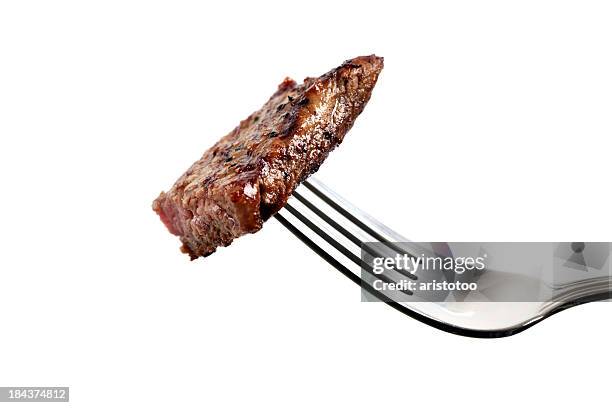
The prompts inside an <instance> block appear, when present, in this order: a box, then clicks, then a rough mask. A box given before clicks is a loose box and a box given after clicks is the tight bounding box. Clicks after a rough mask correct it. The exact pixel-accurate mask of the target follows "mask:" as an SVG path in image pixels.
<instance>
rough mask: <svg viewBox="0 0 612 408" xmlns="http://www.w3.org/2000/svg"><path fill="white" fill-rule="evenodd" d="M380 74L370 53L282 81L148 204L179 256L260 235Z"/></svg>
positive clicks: (358, 109) (349, 124)
mask: <svg viewBox="0 0 612 408" xmlns="http://www.w3.org/2000/svg"><path fill="white" fill-rule="evenodd" d="M382 68H383V59H382V58H380V57H376V56H374V55H371V56H365V57H357V58H354V59H352V60H348V61H346V62H344V63H343V64H342V65H341V66H339V67H338V68H336V69H333V70H331V71H329V72H328V73H326V74H324V75H322V76H321V77H319V78H306V79H305V80H304V83H303V84H301V85H297V84H296V82H295V81H293V80H291V79H289V78H287V79H285V80H284V81H283V82H282V83H281V84H280V85H279V87H278V90H277V91H276V92H275V93H274V95H272V97H271V98H270V99H269V100H268V102H267V103H266V104H265V105H264V106H263V107H262V108H261V109H260V110H258V111H257V112H255V113H253V114H252V115H251V116H249V117H248V118H246V119H245V120H243V121H242V122H240V125H239V126H238V127H236V128H235V129H234V130H233V131H231V132H230V133H229V134H228V135H226V136H225V137H223V138H222V139H221V140H219V141H218V142H217V143H216V144H215V145H214V146H212V147H211V148H210V149H208V150H207V151H206V152H205V153H204V155H203V156H202V158H201V159H200V160H198V161H197V162H195V163H194V164H193V165H192V166H191V167H190V168H189V169H188V170H187V172H185V174H183V175H182V176H181V177H180V178H179V179H178V180H177V182H176V183H175V184H174V186H173V187H172V188H171V189H170V190H169V191H168V192H166V193H164V192H162V193H161V194H160V196H159V197H158V198H157V199H156V200H155V201H154V202H153V209H154V210H155V212H157V213H158V214H159V216H160V218H161V220H162V221H163V222H164V224H165V225H166V227H168V229H169V230H170V232H171V233H173V234H175V235H178V236H179V237H180V239H181V241H182V243H183V246H182V248H181V250H182V251H183V252H186V253H188V254H189V255H190V256H191V259H195V258H197V257H200V256H207V255H210V254H211V253H213V252H214V251H215V249H216V248H217V247H218V246H227V245H229V244H230V243H231V242H232V240H233V239H234V238H237V237H239V236H241V235H243V234H246V233H252V232H256V231H258V230H259V229H261V227H262V224H263V222H264V221H265V220H267V219H268V218H270V216H272V215H273V214H274V213H276V212H277V211H278V210H280V209H281V208H282V207H283V206H284V205H285V203H286V202H287V199H288V198H289V196H290V195H291V193H293V191H294V190H295V188H296V187H297V185H298V184H299V183H300V182H302V181H303V180H305V179H306V178H307V177H308V176H309V175H310V174H312V173H314V172H315V171H317V170H318V168H319V166H320V165H321V163H323V161H324V160H325V158H326V157H327V155H328V154H329V152H330V151H331V150H333V149H334V148H335V147H336V146H337V145H338V144H340V142H342V140H343V139H344V135H345V134H346V132H348V130H349V129H350V128H351V127H352V126H353V123H354V121H355V119H356V118H357V116H358V115H359V114H360V113H361V112H362V110H363V108H364V107H365V105H366V103H367V102H368V100H369V99H370V95H371V92H372V89H373V88H374V85H375V84H376V80H377V79H378V75H379V73H380V71H381V69H382Z"/></svg>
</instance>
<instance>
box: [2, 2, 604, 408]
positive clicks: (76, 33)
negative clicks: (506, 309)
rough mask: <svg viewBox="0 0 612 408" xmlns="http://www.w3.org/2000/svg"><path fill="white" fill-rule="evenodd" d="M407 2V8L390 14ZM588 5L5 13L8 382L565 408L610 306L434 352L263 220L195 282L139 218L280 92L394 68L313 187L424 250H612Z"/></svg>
mask: <svg viewBox="0 0 612 408" xmlns="http://www.w3.org/2000/svg"><path fill="white" fill-rule="evenodd" d="M400 3H401V4H400ZM611 20H612V9H611V6H610V5H609V2H605V1H601V2H594V1H574V2H569V1H549V2H546V1H513V2H491V1H463V2H452V1H448V2H442V1H428V2H384V1H368V2H359V1H348V2H340V1H331V0H328V1H314V0H309V1H304V2H279V3H278V4H264V3H261V2H245V3H241V4H238V3H234V2H230V1H222V2H211V3H210V4H207V2H183V1H172V2H170V1H168V2H160V1H141V2H138V1H125V0H124V1H108V0H107V1H100V2H82V1H72V2H70V1H39V2H35V1H26V0H21V1H8V0H7V1H3V2H2V3H1V5H0V179H1V182H2V200H0V210H1V214H2V224H1V231H2V232H1V235H0V240H1V247H0V248H1V249H0V255H1V256H0V385H3V386H8V385H15V386H33V385H61V386H64V385H67V386H70V387H71V395H70V396H71V403H70V404H71V405H73V406H79V407H108V406H126V407H136V406H143V407H144V406H146V407H156V406H160V407H161V406H164V407H167V406H176V407H191V406H194V407H195V406H199V407H202V406H207V407H224V406H266V407H269V406H283V407H284V406H304V407H313V406H383V405H384V404H386V405H391V404H393V406H401V405H408V404H409V405H411V406H414V407H418V406H431V405H435V406H444V405H448V406H470V407H472V406H473V407H488V406H491V405H495V406H502V407H503V406H516V405H521V406H522V405H525V404H527V405H530V406H551V405H555V406H578V405H583V404H585V403H587V402H590V403H595V402H598V403H606V402H607V400H609V378H608V376H607V375H606V373H604V372H601V371H600V370H602V368H604V367H609V366H610V354H609V345H610V341H611V340H612V328H611V326H610V323H609V322H610V314H611V312H612V310H611V308H610V303H599V304H590V305H585V306H583V307H579V308H575V309H571V310H569V311H566V312H563V313H561V314H559V315H556V316H554V317H552V318H550V319H548V320H546V321H545V322H543V323H541V324H539V325H537V326H535V327H534V328H532V329H530V330H528V331H526V332H524V333H522V334H520V335H517V336H514V337H510V338H505V339H498V340H476V339H470V338H462V337H458V336H453V335H450V334H446V333H443V332H439V331H437V330H435V329H432V328H430V327H428V326H425V325H423V324H421V323H418V322H416V321H413V320H411V319H409V318H407V317H406V316H404V315H402V314H400V313H398V312H396V311H394V310H392V309H391V308H389V307H387V306H386V305H384V304H376V303H361V302H360V294H359V289H358V287H357V286H356V285H354V284H353V283H351V282H350V281H348V280H347V279H346V278H344V277H343V276H342V275H340V274H339V273H338V272H336V271H335V270H333V269H332V268H331V267H329V266H328V265H327V264H326V263H325V262H324V261H322V260H321V259H319V258H318V257H317V256H316V255H314V254H313V253H311V252H309V250H308V249H306V247H304V246H303V245H302V244H301V243H299V242H298V241H296V240H295V239H294V238H293V237H292V236H291V235H290V234H289V233H288V232H287V231H285V230H283V229H282V228H281V227H280V225H279V224H278V223H277V222H276V221H274V220H272V221H270V222H268V223H267V224H266V225H265V227H264V229H263V230H262V231H261V232H259V233H257V234H256V235H251V236H247V237H243V238H240V239H239V240H237V241H236V242H235V243H234V244H232V245H231V246H230V247H228V248H225V249H221V250H219V251H218V252H217V253H216V254H215V255H214V256H211V257H209V258H207V259H205V260H198V261H196V262H189V261H188V258H187V257H186V256H185V255H182V254H180V253H179V252H178V246H179V243H178V240H177V238H176V237H173V236H171V235H170V234H169V233H168V232H167V231H166V230H165V228H164V227H163V225H162V224H161V223H160V222H159V220H158V219H157V217H156V215H155V214H154V213H153V212H152V211H151V208H150V205H151V201H152V200H153V199H154V198H155V197H156V196H157V194H158V193H159V192H160V191H161V190H162V189H168V188H169V187H170V186H171V184H172V183H173V182H174V180H175V179H176V178H177V177H178V176H179V175H180V174H181V173H182V172H183V171H184V170H185V169H186V168H187V167H188V166H189V165H190V164H191V163H192V162H193V161H194V160H196V159H197V158H198V157H199V156H200V155H201V154H202V153H203V151H204V150H205V149H206V148H207V147H208V146H210V145H211V144H212V143H214V141H216V140H217V139H218V138H219V137H221V136H222V135H224V134H225V133H227V132H228V131H230V130H231V129H232V128H233V127H234V126H235V125H236V124H237V123H238V121H239V120H241V119H243V118H245V117H246V116H247V115H248V114H250V113H251V112H252V111H254V110H255V109H258V108H259V106H261V104H263V102H265V101H266V100H267V98H268V97H269V95H270V94H271V93H272V92H273V91H274V90H275V88H276V85H277V84H278V83H279V82H280V81H281V80H282V79H283V78H284V77H285V76H286V75H289V76H292V77H294V78H296V79H298V80H301V79H302V78H303V77H305V76H314V75H319V74H321V73H323V72H325V71H327V70H329V69H331V68H333V67H335V66H336V65H338V64H339V63H341V62H342V61H343V60H344V59H347V58H350V57H353V56H357V55H363V54H370V53H376V54H377V55H381V56H384V57H385V69H384V71H383V73H382V75H381V76H380V79H379V83H378V85H377V87H376V89H375V91H374V95H373V97H372V100H371V103H370V104H369V105H368V107H367V108H366V109H365V111H364V113H363V115H362V116H361V117H360V118H359V119H358V120H357V123H356V125H355V127H354V129H353V130H352V131H351V133H350V134H349V135H348V136H347V139H346V141H345V143H344V144H343V145H342V146H341V147H340V149H339V150H338V151H336V152H334V153H333V154H332V155H331V156H330V158H329V160H328V161H327V162H326V164H325V165H324V166H323V167H322V169H321V171H320V172H319V178H320V179H321V180H323V181H325V182H326V183H327V184H329V185H330V186H332V187H333V188H334V189H335V190H337V191H338V192H339V193H341V194H342V195H344V196H346V197H347V198H349V199H350V200H351V201H353V202H355V203H358V205H359V206H360V207H362V208H363V209H365V210H366V211H368V212H370V213H371V214H373V215H375V216H376V217H378V218H380V219H381V220H383V221H384V222H385V223H387V224H389V225H392V226H393V227H394V228H395V229H397V230H398V231H400V232H401V233H402V234H404V235H406V236H407V237H409V238H410V239H413V240H418V241H429V240H432V241H452V240H465V241H468V240H478V241H493V240H501V241H512V240H518V241H529V240H543V241H576V240H584V241H595V240H602V241H612V217H610V208H611V203H612V202H611V197H610V194H609V192H610V183H609V174H610V160H609V157H610V142H609V141H610V136H611V132H612V121H611V116H610V113H611V112H612V97H611V95H612V75H611V73H612V53H611V52H610V51H611V45H612V25H611V24H610V21H611Z"/></svg>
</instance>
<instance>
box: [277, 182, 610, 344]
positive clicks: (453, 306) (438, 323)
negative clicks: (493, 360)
mask: <svg viewBox="0 0 612 408" xmlns="http://www.w3.org/2000/svg"><path fill="white" fill-rule="evenodd" d="M275 218H276V219H277V220H278V221H279V222H280V224H282V225H283V227H285V228H286V229H287V230H289V232H291V233H292V234H293V235H295V236H296V237H297V238H299V239H300V240H301V241H302V242H303V243H304V244H306V245H307V246H308V247H309V248H310V249H311V250H312V251H314V252H315V253H316V254H317V255H319V256H320V257H321V258H323V259H324V260H325V261H326V262H327V263H329V264H330V265H331V266H333V267H334V268H335V269H337V270H338V271H339V272H341V273H342V274H343V275H344V276H346V277H347V278H349V279H350V280H351V281H353V282H355V283H356V284H358V285H360V286H361V289H362V290H361V293H362V300H364V301H381V302H385V303H387V304H388V305H389V306H391V307H393V308H394V309H396V310H398V311H400V312H402V313H404V314H406V315H408V316H410V317H412V318H414V319H416V320H418V321H420V322H422V323H425V324H428V325H430V326H432V327H435V328H437V329H440V330H443V331H446V332H449V333H453V334H458V335H463V336H469V337H478V338H495V337H505V336H510V335H514V334H516V333H519V332H522V331H524V330H526V329H527V328H529V327H532V326H533V325H535V324H536V323H538V322H540V321H542V320H544V319H545V318H547V317H549V316H552V315H554V314H556V313H558V312H560V311H562V310H565V309H567V308H569V307H572V306H576V305H579V304H583V303H587V302H593V301H598V300H608V299H610V298H611V297H612V289H611V288H612V284H611V279H610V266H609V261H608V259H609V258H608V256H607V255H609V245H608V244H604V243H602V244H601V245H600V247H602V248H604V251H608V253H606V254H605V255H606V257H605V259H606V263H605V265H603V266H602V265H600V268H596V269H595V272H594V273H591V274H586V275H585V274H576V270H575V268H571V267H567V265H565V266H562V268H561V269H562V270H563V271H564V273H561V274H559V273H557V274H556V275H555V276H544V275H542V274H541V273H540V274H539V275H538V274H536V276H525V275H520V274H516V273H513V271H512V270H507V269H508V268H506V270H499V269H494V268H491V269H489V268H487V269H486V270H485V272H483V276H480V277H479V280H480V281H482V282H487V292H486V296H485V295H483V293H484V291H481V292H476V293H471V294H470V296H468V297H466V298H461V299H460V298H455V297H449V296H448V295H449V293H448V292H445V293H441V294H440V293H435V294H434V293H431V292H427V291H420V292H419V293H414V291H412V290H399V291H395V292H392V293H391V292H388V291H383V290H379V289H375V288H374V284H373V282H374V281H375V280H376V279H379V280H380V281H382V282H385V283H398V282H401V281H403V280H407V281H414V282H415V283H418V282H424V281H432V280H433V279H442V280H444V278H445V276H444V275H443V274H437V275H433V276H432V275H425V274H424V273H421V271H419V270H415V271H409V272H407V271H406V270H400V269H393V268H391V269H389V270H388V271H386V272H385V273H382V274H380V273H375V272H374V270H373V265H372V263H371V261H372V259H373V258H374V257H393V256H395V255H396V254H406V256H409V257H417V256H418V255H419V254H421V253H425V252H427V251H430V249H428V248H427V247H424V246H423V244H417V243H412V242H410V241H409V240H408V239H407V238H405V237H403V236H402V235H400V234H398V233H397V232H395V231H393V230H392V229H391V228H389V227H387V226H385V225H384V224H382V223H381V222H379V221H377V220H376V219H375V218H373V217H371V216H369V215H368V214H366V213H365V212H363V211H361V210H360V209H358V208H356V207H355V206H354V205H352V204H351V203H349V202H348V201H347V200H345V199H343V198H342V197H340V196H339V195H337V194H336V193H335V192H334V191H333V190H331V189H330V188H328V187H327V186H325V184H323V183H322V182H320V181H318V180H317V179H315V178H314V177H311V178H310V179H309V180H308V181H305V182H303V183H302V185H301V186H300V187H298V188H297V189H296V191H295V192H294V193H293V195H292V197H291V198H290V199H289V201H288V203H287V204H286V205H285V207H284V208H283V209H282V210H281V211H280V212H278V213H277V214H276V215H275ZM443 245H446V248H447V249H448V248H450V246H449V245H448V244H447V243H443ZM468 245H469V244H468ZM542 245H545V244H542ZM572 245H573V244H572ZM589 245H590V244H589ZM602 245H603V246H602ZM606 245H608V246H606ZM436 246H437V247H438V248H439V247H440V243H438V244H436ZM515 246H516V249H515V251H516V253H513V254H512V256H510V257H507V256H505V255H506V252H508V246H507V245H506V246H504V247H500V246H499V245H497V246H495V245H493V244H479V248H480V251H483V250H484V251H486V252H487V253H489V252H491V253H495V251H496V250H497V251H498V252H499V250H500V248H501V250H502V252H503V253H504V254H503V255H504V256H501V257H500V256H498V257H497V258H498V259H504V260H505V262H506V264H505V265H506V266H509V268H510V267H513V268H515V269H516V268H517V265H519V266H520V265H526V264H529V263H528V258H529V256H528V255H526V254H525V252H524V251H525V249H524V247H521V246H520V245H518V246H517V245H515ZM583 246H584V244H583ZM532 247H533V245H532ZM456 248H457V246H455V250H456ZM536 248H537V245H536ZM544 248H547V247H544ZM572 248H573V246H572ZM536 252H537V251H536ZM540 252H542V251H540ZM570 252H571V251H570ZM508 259H510V262H508ZM517 263H518V264H517ZM529 265H530V264H529ZM502 269H503V268H502ZM519 269H520V267H519ZM585 269H586V268H585ZM509 283H511V284H512V288H511V289H510V290H508V284H509ZM534 290H535V292H534ZM523 293H538V294H539V296H537V297H534V298H530V297H528V296H527V297H526V298H525V299H520V295H521V294H523Z"/></svg>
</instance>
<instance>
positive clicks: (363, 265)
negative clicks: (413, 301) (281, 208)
mask: <svg viewBox="0 0 612 408" xmlns="http://www.w3.org/2000/svg"><path fill="white" fill-rule="evenodd" d="M285 208H286V209H287V211H288V212H289V213H290V214H291V215H293V216H294V217H295V218H297V219H298V220H299V221H300V222H301V223H302V224H304V225H305V226H306V227H308V228H309V229H310V230H312V231H313V232H314V233H315V234H317V235H318V236H320V237H321V238H323V239H324V240H325V242H327V243H328V244H330V245H331V246H332V247H334V248H335V249H336V250H337V251H338V252H340V253H341V254H342V255H344V256H345V257H347V258H348V259H349V260H350V261H352V262H353V263H354V264H356V265H358V266H360V267H361V268H362V269H364V270H365V271H366V272H368V273H369V274H371V275H375V274H374V271H373V269H372V266H371V265H368V264H367V263H366V262H365V261H363V260H362V259H361V258H360V257H358V256H357V255H355V254H354V253H352V252H351V251H349V249H348V248H346V247H345V246H343V245H342V244H341V243H339V242H338V241H336V240H335V239H333V238H332V237H331V236H330V235H328V234H327V233H326V232H325V231H323V230H322V229H321V228H320V227H318V226H317V225H316V224H315V223H313V222H312V221H311V220H309V219H308V218H307V217H305V216H304V215H303V214H301V213H300V212H299V211H298V210H296V209H295V208H294V207H293V206H292V205H291V204H286V205H285ZM285 221H286V219H285ZM360 244H361V243H360ZM360 244H358V245H360ZM376 276H377V277H378V278H379V279H380V280H382V281H383V282H386V283H393V280H392V279H390V278H389V277H387V276H385V275H382V274H380V275H376ZM400 292H402V293H404V294H406V295H408V296H410V295H412V294H413V292H411V291H409V290H401V291H400Z"/></svg>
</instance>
